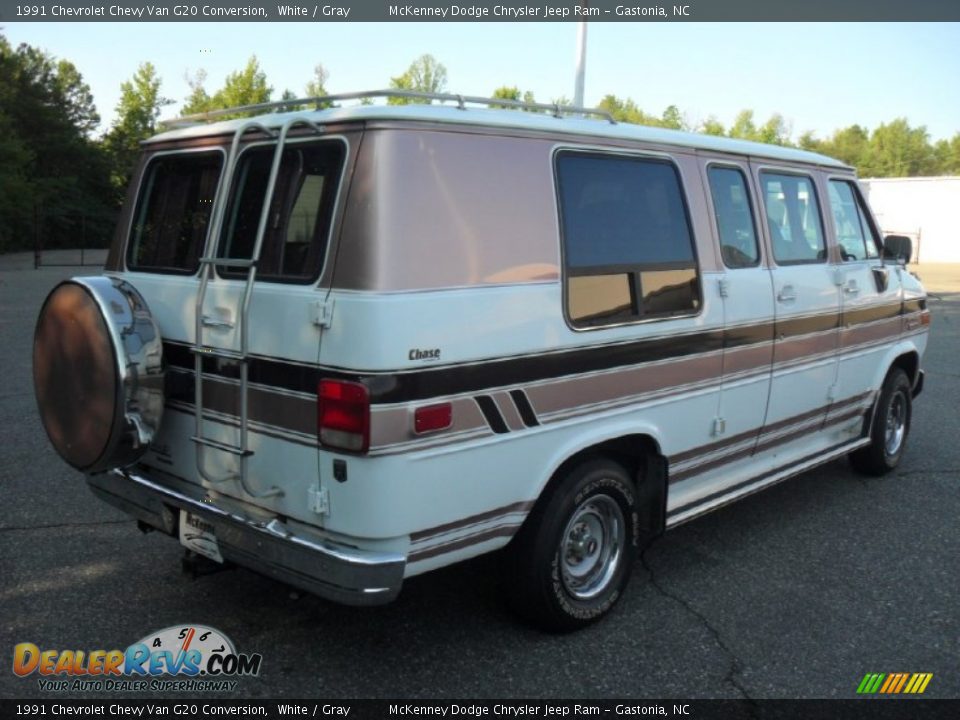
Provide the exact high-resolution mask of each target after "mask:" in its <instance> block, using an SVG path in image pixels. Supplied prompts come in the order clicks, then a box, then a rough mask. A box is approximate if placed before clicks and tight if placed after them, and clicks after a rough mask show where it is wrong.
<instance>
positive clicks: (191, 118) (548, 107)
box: [160, 90, 617, 127]
mask: <svg viewBox="0 0 960 720" xmlns="http://www.w3.org/2000/svg"><path fill="white" fill-rule="evenodd" d="M371 98H388V99H389V98H405V99H407V100H431V101H432V100H437V101H439V102H441V103H445V102H452V103H456V104H457V107H458V108H459V109H460V110H466V109H467V105H483V106H486V107H502V108H517V109H518V110H535V111H537V112H543V111H547V112H550V113H551V114H552V115H553V116H554V117H556V118H562V117H563V116H564V115H597V116H599V117H601V118H603V119H604V120H606V121H607V122H609V123H610V124H611V125H616V123H617V121H616V120H614V119H613V116H612V115H611V114H610V113H608V112H607V111H606V110H597V109H596V108H584V107H575V106H573V105H561V104H560V103H531V102H522V101H520V100H508V99H506V98H487V97H478V96H474V95H456V94H453V93H428V92H418V91H416V90H365V91H363V92H351V93H340V94H337V95H319V96H316V97H306V98H297V99H293V100H277V101H276V102H268V103H258V104H256V105H240V106H239V107H233V108H225V109H223V110H210V111H208V112H202V113H195V114H193V115H184V116H183V117H178V118H172V119H170V120H163V121H161V122H160V124H161V125H163V126H165V127H176V126H181V125H186V124H197V123H205V122H212V121H213V120H216V119H217V118H222V117H223V116H225V115H235V114H237V113H252V112H265V111H267V110H277V109H290V110H294V109H296V108H299V107H301V106H303V105H313V106H314V107H315V108H316V109H317V110H321V109H323V108H324V107H329V106H330V104H331V103H335V102H340V101H341V100H369V99H371Z"/></svg>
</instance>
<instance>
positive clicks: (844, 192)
mask: <svg viewBox="0 0 960 720" xmlns="http://www.w3.org/2000/svg"><path fill="white" fill-rule="evenodd" d="M829 187H830V209H831V210H832V211H833V224H834V227H835V228H836V233H837V244H838V245H839V246H840V256H841V257H842V258H843V259H844V261H848V262H853V261H856V260H869V259H873V258H877V257H879V256H880V250H879V242H878V239H877V236H876V234H875V233H874V232H873V228H872V227H871V226H870V223H869V222H868V220H867V216H866V213H865V212H864V209H863V203H862V201H861V199H860V197H859V194H858V193H857V192H856V190H855V189H854V187H853V184H852V183H850V182H848V181H846V180H831V181H830V185H829Z"/></svg>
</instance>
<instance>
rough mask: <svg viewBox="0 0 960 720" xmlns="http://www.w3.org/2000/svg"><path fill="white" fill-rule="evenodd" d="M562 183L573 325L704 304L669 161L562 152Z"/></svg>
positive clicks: (666, 312) (657, 314)
mask: <svg viewBox="0 0 960 720" xmlns="http://www.w3.org/2000/svg"><path fill="white" fill-rule="evenodd" d="M557 184H558V191H559V204H560V220H561V226H562V231H563V246H564V262H565V264H566V278H567V279H566V283H567V287H566V291H567V313H568V315H569V317H570V318H571V320H572V321H573V322H574V323H575V324H578V325H604V324H610V323H613V322H624V321H629V320H633V319H640V318H646V317H666V316H670V315H677V314H684V313H690V312H695V311H696V310H697V309H698V308H699V305H700V298H699V285H698V282H697V271H696V260H695V258H694V251H693V235H692V232H691V230H690V223H689V220H688V218H687V211H686V206H685V204H684V201H683V192H682V188H681V186H680V177H679V175H678V173H677V170H676V168H674V166H673V165H672V164H671V163H669V162H666V161H661V160H654V159H647V158H632V157H623V156H619V155H600V154H588V153H575V152H566V153H560V154H559V155H558V156H557Z"/></svg>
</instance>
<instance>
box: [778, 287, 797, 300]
mask: <svg viewBox="0 0 960 720" xmlns="http://www.w3.org/2000/svg"><path fill="white" fill-rule="evenodd" d="M796 299H797V291H796V290H794V289H793V285H784V286H783V287H782V288H780V292H778V293H777V300H779V301H780V302H782V303H786V302H793V301H794V300H796Z"/></svg>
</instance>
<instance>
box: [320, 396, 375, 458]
mask: <svg viewBox="0 0 960 720" xmlns="http://www.w3.org/2000/svg"><path fill="white" fill-rule="evenodd" d="M317 420H318V433H319V436H320V444H321V445H323V446H324V447H328V448H331V449H335V450H348V451H350V452H366V451H367V450H368V449H369V448H370V394H369V393H368V392H367V388H366V387H365V386H363V385H361V384H360V383H355V382H344V381H341V380H321V381H320V384H319V385H318V386H317Z"/></svg>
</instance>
